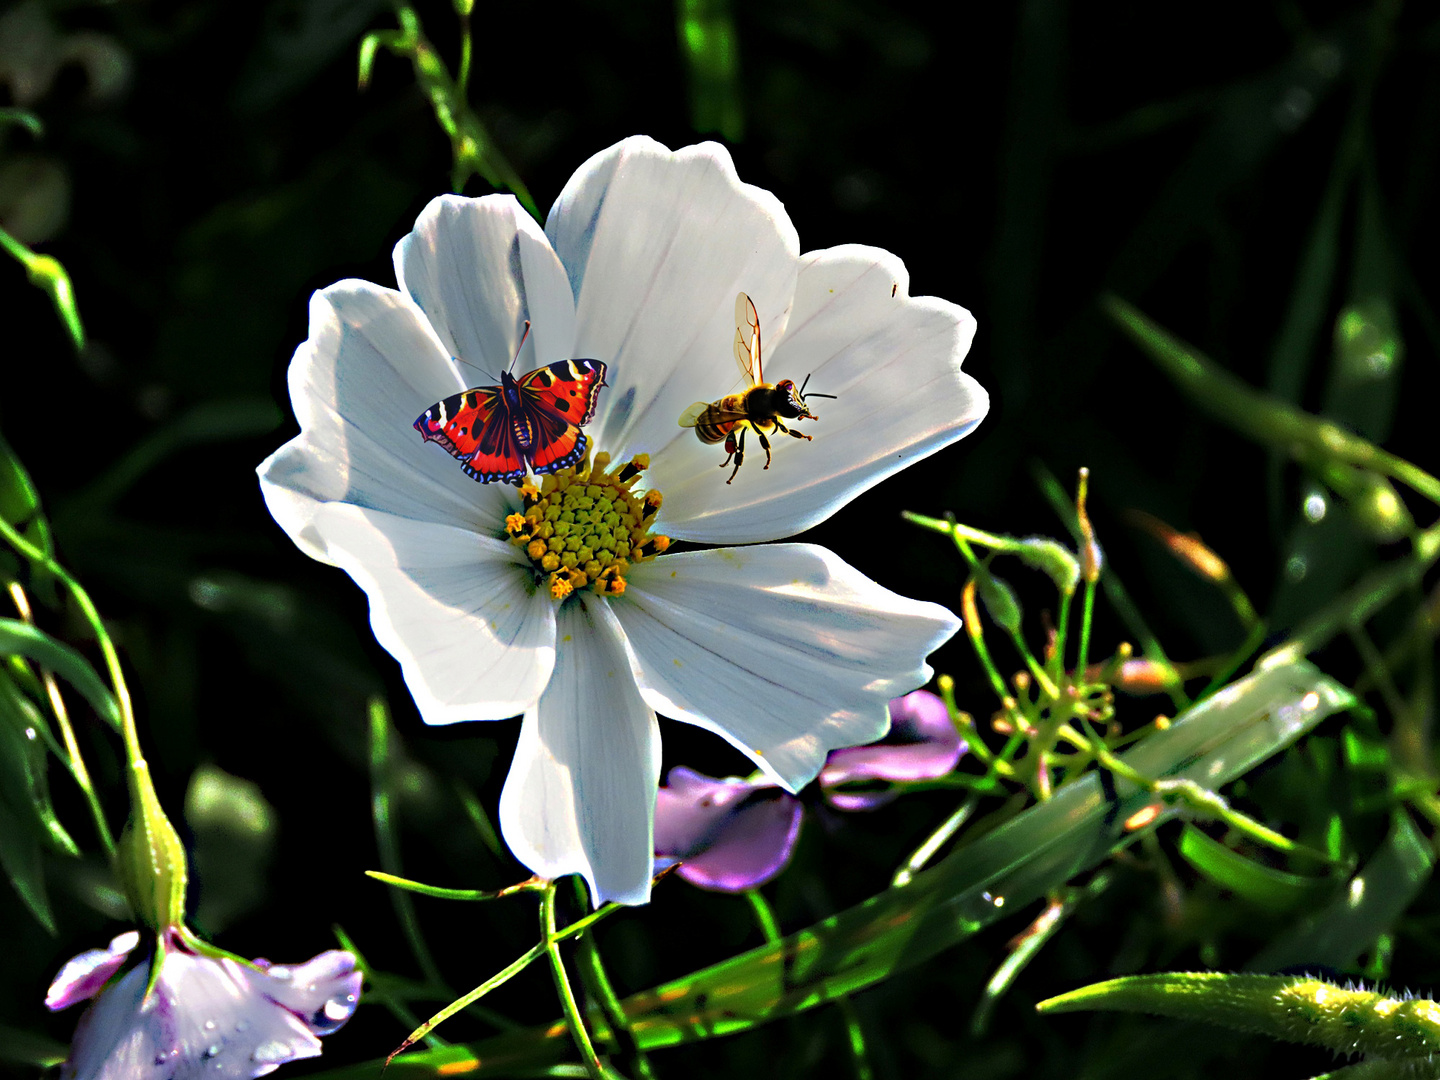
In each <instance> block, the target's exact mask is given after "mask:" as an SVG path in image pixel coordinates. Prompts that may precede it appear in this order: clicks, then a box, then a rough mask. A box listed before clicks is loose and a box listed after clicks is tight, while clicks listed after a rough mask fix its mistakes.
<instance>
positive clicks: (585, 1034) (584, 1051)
mask: <svg viewBox="0 0 1440 1080" xmlns="http://www.w3.org/2000/svg"><path fill="white" fill-rule="evenodd" d="M540 932H541V934H542V935H544V937H543V940H542V941H541V943H540V944H541V947H542V948H543V949H544V951H545V955H546V956H548V957H549V958H550V973H551V974H552V975H553V976H554V978H555V992H556V993H557V994H558V995H559V997H560V1009H561V1011H562V1012H563V1013H564V1014H565V1025H566V1026H567V1027H568V1028H569V1029H570V1037H571V1038H572V1039H573V1040H574V1041H575V1048H576V1049H577V1050H579V1051H580V1058H581V1060H582V1061H583V1062H584V1063H585V1067H586V1068H587V1069H588V1070H589V1072H590V1076H591V1080H613V1078H614V1076H615V1073H613V1072H611V1070H610V1069H608V1068H606V1066H605V1063H604V1062H603V1061H601V1060H600V1055H599V1054H597V1053H596V1052H595V1044H594V1043H593V1042H591V1041H590V1032H589V1031H588V1030H586V1028H585V1017H584V1016H583V1015H581V1012H580V1005H579V1003H578V1002H577V1001H576V1000H575V991H574V990H573V989H572V988H571V986H570V976H569V975H567V974H566V973H565V961H564V958H563V957H561V955H560V948H559V945H558V939H557V937H556V935H555V883H554V882H553V881H552V882H550V884H549V885H547V886H546V887H545V890H544V891H543V892H542V893H541V894H540Z"/></svg>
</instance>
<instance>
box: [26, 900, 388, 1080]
mask: <svg viewBox="0 0 1440 1080" xmlns="http://www.w3.org/2000/svg"><path fill="white" fill-rule="evenodd" d="M139 943H140V935H139V934H138V933H136V932H135V931H131V932H129V933H126V934H121V935H120V936H119V937H117V938H115V939H114V940H113V941H112V942H111V943H110V947H109V948H108V949H91V950H89V951H88V952H83V953H81V954H80V955H79V956H77V957H75V958H74V959H73V960H71V961H70V962H69V963H67V964H66V965H65V967H64V968H63V969H61V971H60V974H59V975H57V976H56V978H55V982H54V983H52V984H51V986H50V992H49V993H48V994H47V995H46V998H45V1004H46V1005H47V1006H48V1007H49V1008H50V1009H52V1010H59V1009H64V1008H68V1007H69V1006H71V1005H73V1004H75V1003H76V1002H77V1001H84V1000H86V999H88V998H92V997H96V995H97V994H98V995H99V996H98V998H97V999H96V1001H95V1004H94V1005H92V1006H91V1007H90V1008H89V1010H88V1011H87V1012H86V1013H85V1015H84V1016H82V1017H81V1018H80V1024H79V1026H78V1027H77V1028H76V1029H75V1040H74V1042H73V1043H72V1044H71V1047H70V1057H69V1059H68V1060H67V1061H66V1062H65V1065H64V1066H63V1068H62V1069H61V1072H60V1077H61V1080H199V1078H200V1077H202V1076H204V1077H212V1078H216V1080H246V1078H250V1077H256V1076H264V1075H266V1074H267V1073H271V1072H274V1071H275V1069H277V1068H279V1067H280V1066H281V1065H282V1064H284V1063H285V1062H287V1061H294V1060H296V1059H297V1058H306V1057H315V1056H316V1055H318V1054H319V1053H320V1039H319V1036H321V1035H329V1034H330V1033H331V1032H334V1031H337V1030H339V1028H340V1027H341V1026H343V1025H344V1023H345V1021H347V1020H349V1019H350V1016H351V1014H352V1013H354V1011H355V1007H356V1005H357V1004H359V1001H360V981H361V976H360V973H359V972H358V971H356V970H355V957H354V956H352V955H351V954H350V953H348V952H342V951H340V950H331V951H329V952H323V953H321V954H320V955H319V956H316V957H314V958H313V959H311V960H308V961H306V962H305V963H303V964H299V965H296V966H294V967H289V966H282V965H279V964H272V963H270V962H269V961H268V960H256V961H254V963H253V964H247V963H245V962H243V961H240V960H237V959H234V958H232V957H228V956H210V955H202V954H201V953H198V952H196V951H195V949H194V948H192V944H198V943H194V942H193V941H192V940H188V935H186V934H184V932H182V931H180V930H178V929H177V928H174V927H171V928H170V929H168V930H166V931H164V932H163V933H162V934H161V935H160V944H159V949H158V950H157V952H156V955H155V957H154V960H153V965H154V966H158V968H159V972H158V975H157V976H156V978H155V984H154V987H153V988H152V989H151V990H150V992H149V993H148V994H147V993H146V986H147V984H148V983H149V981H150V977H151V969H152V963H142V964H138V965H136V966H135V967H133V968H132V969H131V970H130V971H129V972H128V973H126V974H125V975H124V976H123V977H122V978H120V979H119V981H117V982H114V983H111V984H110V985H109V986H108V987H105V984H106V982H108V981H109V980H110V979H111V978H112V977H113V976H114V975H115V974H116V973H117V972H118V971H119V970H120V969H121V967H123V966H124V964H125V962H126V960H127V959H129V956H130V953H131V951H132V950H133V949H134V948H135V947H136V945H138V944H139ZM102 987H105V988H104V989H103V990H102Z"/></svg>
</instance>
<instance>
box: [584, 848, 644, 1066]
mask: <svg viewBox="0 0 1440 1080" xmlns="http://www.w3.org/2000/svg"><path fill="white" fill-rule="evenodd" d="M570 880H571V881H573V882H574V883H575V897H576V899H577V900H578V901H579V902H580V903H581V904H582V905H583V904H584V903H585V899H586V898H585V886H584V885H582V884H581V882H580V879H579V878H578V877H574V878H571V879H570ZM575 945H576V951H577V953H578V958H579V961H580V965H579V966H580V981H581V982H582V983H583V984H584V986H585V992H586V993H587V994H589V995H590V997H591V999H592V1000H594V1001H597V1002H599V1003H600V1009H601V1011H602V1012H603V1013H604V1014H605V1020H606V1022H607V1023H608V1024H609V1025H610V1034H611V1040H612V1041H613V1042H614V1043H615V1045H616V1049H618V1050H620V1051H622V1052H623V1053H624V1054H625V1056H626V1057H628V1058H629V1059H630V1060H631V1061H632V1062H634V1068H635V1073H636V1075H637V1076H639V1077H640V1078H641V1080H655V1070H654V1069H652V1068H651V1067H650V1059H649V1058H648V1057H646V1056H645V1051H643V1050H641V1049H640V1044H639V1042H638V1041H637V1040H636V1038H635V1033H634V1032H633V1031H632V1030H631V1029H630V1021H629V1019H628V1018H627V1017H626V1016H625V1008H624V1006H623V1005H621V1004H620V995H619V994H617V993H615V987H614V985H613V984H612V983H611V982H610V976H609V975H608V974H607V973H606V971H605V965H604V963H603V962H602V960H601V958H600V947H599V945H598V944H597V943H596V941H595V935H594V934H581V935H580V936H579V937H577V938H576V939H575Z"/></svg>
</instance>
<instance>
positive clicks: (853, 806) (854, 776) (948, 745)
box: [820, 690, 965, 810]
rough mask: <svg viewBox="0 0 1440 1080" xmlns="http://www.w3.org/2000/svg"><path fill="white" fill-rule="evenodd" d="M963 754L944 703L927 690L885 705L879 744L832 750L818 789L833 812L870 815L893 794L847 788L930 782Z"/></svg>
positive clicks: (961, 745)
mask: <svg viewBox="0 0 1440 1080" xmlns="http://www.w3.org/2000/svg"><path fill="white" fill-rule="evenodd" d="M964 752H965V742H964V740H962V739H961V738H960V733H959V732H958V731H956V730H955V722H954V721H953V720H951V719H950V712H949V710H948V709H946V708H945V703H944V702H943V701H941V700H940V699H939V698H938V697H936V696H935V695H934V694H932V693H930V692H929V691H928V690H916V691H914V692H913V693H909V694H906V695H905V696H904V697H901V698H896V699H895V700H894V701H892V702H890V730H889V732H888V733H886V735H885V736H884V737H883V738H881V739H880V740H879V741H878V742H873V743H870V744H869V745H868V746H852V747H848V748H846V749H844V750H832V751H831V752H830V756H829V757H828V758H826V759H825V767H824V768H823V769H821V770H820V787H821V790H823V791H824V792H825V798H826V800H827V801H828V802H829V803H830V805H831V806H833V807H835V808H836V809H838V810H873V809H875V807H877V806H881V805H883V804H885V803H887V802H889V801H890V800H891V799H893V798H894V797H895V790H894V789H893V788H889V789H885V790H881V791H863V792H847V791H844V790H841V789H842V787H843V786H844V785H846V784H858V783H865V782H867V781H876V780H885V781H892V782H893V781H897V780H933V779H935V778H936V777H939V776H944V775H946V774H947V773H948V772H950V770H951V769H953V768H955V765H956V763H957V762H959V760H960V755H961V754H963V753H964Z"/></svg>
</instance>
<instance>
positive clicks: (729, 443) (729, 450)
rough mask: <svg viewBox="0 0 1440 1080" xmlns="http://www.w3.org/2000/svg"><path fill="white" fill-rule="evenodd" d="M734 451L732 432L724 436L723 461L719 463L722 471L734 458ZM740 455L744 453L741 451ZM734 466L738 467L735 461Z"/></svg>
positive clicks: (733, 435) (733, 434)
mask: <svg viewBox="0 0 1440 1080" xmlns="http://www.w3.org/2000/svg"><path fill="white" fill-rule="evenodd" d="M736 449H737V447H736V446H735V433H734V432H733V431H732V432H731V433H730V434H729V435H726V436H725V460H724V461H722V462H720V468H722V469H723V468H725V466H726V465H729V464H730V459H731V458H732V457H734V456H735V451H736ZM741 453H742V454H743V453H744V451H741ZM735 464H736V465H739V464H740V463H739V462H738V461H737V462H736V463H735Z"/></svg>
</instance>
